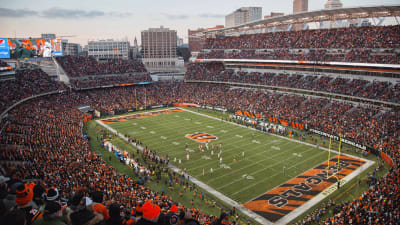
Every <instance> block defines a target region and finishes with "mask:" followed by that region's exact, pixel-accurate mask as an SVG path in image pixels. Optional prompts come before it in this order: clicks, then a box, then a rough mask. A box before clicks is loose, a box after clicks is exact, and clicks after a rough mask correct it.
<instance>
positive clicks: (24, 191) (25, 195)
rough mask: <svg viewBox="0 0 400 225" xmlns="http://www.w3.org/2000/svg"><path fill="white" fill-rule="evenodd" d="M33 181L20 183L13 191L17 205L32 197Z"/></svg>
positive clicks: (26, 202) (26, 201) (29, 200)
mask: <svg viewBox="0 0 400 225" xmlns="http://www.w3.org/2000/svg"><path fill="white" fill-rule="evenodd" d="M34 186H35V184H34V183H31V184H21V185H20V186H18V187H17V190H16V191H15V201H16V202H17V204H18V205H26V204H28V203H29V202H31V201H32V199H33V187H34Z"/></svg>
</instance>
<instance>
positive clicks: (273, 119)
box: [235, 110, 304, 130]
mask: <svg viewBox="0 0 400 225" xmlns="http://www.w3.org/2000/svg"><path fill="white" fill-rule="evenodd" d="M235 114H236V115H239V116H244V117H249V118H257V119H262V118H263V115H262V114H261V113H260V114H257V113H252V112H248V111H241V110H238V111H236V112H235ZM266 120H269V122H271V123H276V124H280V125H283V126H286V127H288V126H289V127H293V128H296V129H299V130H304V124H301V123H296V122H292V121H288V120H284V119H279V118H276V117H272V116H269V117H267V118H266Z"/></svg>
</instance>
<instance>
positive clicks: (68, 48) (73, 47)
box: [62, 42, 81, 56]
mask: <svg viewBox="0 0 400 225" xmlns="http://www.w3.org/2000/svg"><path fill="white" fill-rule="evenodd" d="M62 48H63V55H73V56H78V55H79V53H80V50H81V48H80V45H79V44H76V43H68V42H62Z"/></svg>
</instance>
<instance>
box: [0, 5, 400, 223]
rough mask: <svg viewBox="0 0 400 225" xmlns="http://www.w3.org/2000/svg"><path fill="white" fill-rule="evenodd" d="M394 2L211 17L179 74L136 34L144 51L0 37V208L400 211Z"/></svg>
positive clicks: (257, 217)
mask: <svg viewBox="0 0 400 225" xmlns="http://www.w3.org/2000/svg"><path fill="white" fill-rule="evenodd" d="M295 2H296V1H295ZM328 2H333V1H328ZM335 2H340V1H335ZM399 16H400V6H392V5H388V6H375V7H357V8H334V9H325V10H318V11H311V12H300V13H294V14H290V15H279V16H276V17H266V18H264V19H261V20H256V21H253V22H247V23H244V24H241V25H235V26H230V27H225V28H223V27H222V28H217V29H205V30H202V31H201V32H198V33H196V34H195V35H197V36H196V38H197V39H196V40H201V45H199V46H200V48H199V49H200V50H199V52H198V53H196V55H195V54H194V51H193V52H192V57H191V59H190V60H188V61H187V62H185V63H184V73H182V72H181V71H180V72H177V71H174V70H171V69H170V68H169V70H164V71H161V70H160V69H159V68H158V69H157V71H156V70H154V68H152V66H154V65H155V64H157V65H168V66H170V63H171V62H169V61H168V62H167V61H165V60H164V59H163V60H164V61H162V63H161V64H160V62H161V61H157V62H156V63H154V62H150V59H149V58H145V57H146V54H148V53H149V52H152V50H151V49H147V47H145V44H144V43H145V42H144V41H143V40H142V48H143V50H142V51H141V53H140V51H138V54H142V57H143V58H140V57H136V58H135V57H128V55H131V53H129V54H128V48H126V51H127V52H122V50H121V49H123V48H125V47H118V49H117V48H116V47H115V46H114V47H111V49H112V50H111V52H112V54H111V53H110V54H111V55H112V56H110V55H107V54H108V53H99V52H100V51H104V52H105V51H106V50H104V49H103V50H96V51H95V52H97V53H96V54H103V55H102V56H99V55H90V51H91V50H90V49H91V47H90V44H93V43H89V47H88V49H89V50H88V52H86V53H87V54H86V55H84V54H80V55H73V54H72V53H70V50H67V49H68V46H69V45H67V44H66V42H63V40H62V39H58V38H49V37H42V38H27V39H24V38H12V37H9V38H8V37H4V38H0V41H1V42H0V53H1V54H0V56H1V60H0V98H1V101H0V112H1V117H0V133H1V135H0V149H1V152H0V182H1V183H0V185H1V201H0V209H1V211H0V218H1V221H3V222H4V224H15V225H19V224H21V225H22V224H28V225H30V224H34V225H41V224H42V225H43V224H59V225H62V224H68V225H92V224H93V225H94V224H117V225H120V224H121V225H122V224H124V225H134V224H138V225H142V224H145V225H146V224H160V225H164V224H184V225H189V224H190V225H192V224H195V225H196V224H199V225H206V224H210V225H220V224H225V225H226V224H231V225H239V224H242V225H246V224H247V225H249V224H263V225H264V224H265V225H268V224H293V225H300V224H323V225H336V224H379V225H386V224H387V225H394V224H400V211H399V209H400V192H399V185H400V169H399V159H400V25H399V23H398V17H399ZM385 18H386V20H390V19H393V18H394V20H393V21H397V23H396V22H394V24H391V25H384V24H383V22H384V21H385ZM339 20H340V21H341V22H338V21H339ZM344 21H346V22H344ZM347 22H348V23H347ZM310 24H320V25H319V26H318V27H312V26H310ZM323 24H324V25H323ZM346 24H347V25H346ZM157 29H158V28H157ZM163 29H164V28H160V29H159V30H161V31H163V32H170V31H165V30H163ZM154 30H155V29H154ZM154 30H152V29H149V32H151V31H154ZM157 32H159V31H157ZM169 34H170V33H169ZM143 37H145V36H144V35H142V38H143ZM174 41H175V42H176V40H174ZM189 42H190V39H189ZM99 43H100V42H99ZM99 43H97V44H98V46H100V44H99ZM110 43H111V41H110ZM103 44H104V43H103ZM113 44H115V43H113ZM123 44H124V43H123V42H119V43H118V45H119V46H123ZM197 44H199V43H197ZM107 45H109V46H111V44H107ZM107 45H104V46H103V47H99V48H106V46H107ZM49 49H51V50H49ZM175 50H176V49H175ZM46 51H48V52H46ZM131 51H134V50H131ZM166 51H167V50H166ZM168 51H169V50H168ZM119 52H122V53H121V54H120V55H118V54H119ZM125 53H126V55H124V54H125ZM125 56H126V58H124V57H125ZM107 57H111V58H107ZM149 62H150V63H149ZM152 63H153V64H152ZM164 69H165V68H164ZM155 71H156V72H155ZM166 71H167V72H166ZM3 222H2V224H3Z"/></svg>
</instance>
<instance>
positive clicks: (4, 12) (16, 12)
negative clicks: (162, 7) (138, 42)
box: [0, 7, 132, 19]
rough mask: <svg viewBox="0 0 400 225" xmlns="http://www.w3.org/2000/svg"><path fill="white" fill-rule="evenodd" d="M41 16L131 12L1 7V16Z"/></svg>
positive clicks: (127, 14)
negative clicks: (35, 9) (38, 9)
mask: <svg viewBox="0 0 400 225" xmlns="http://www.w3.org/2000/svg"><path fill="white" fill-rule="evenodd" d="M29 16H40V17H45V18H64V19H79V18H96V17H120V18H124V17H129V16H132V13H130V12H104V11H99V10H92V11H86V10H80V9H63V8H56V7H55V8H49V9H45V10H43V11H33V10H26V9H7V8H0V17H14V18H18V17H29Z"/></svg>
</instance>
